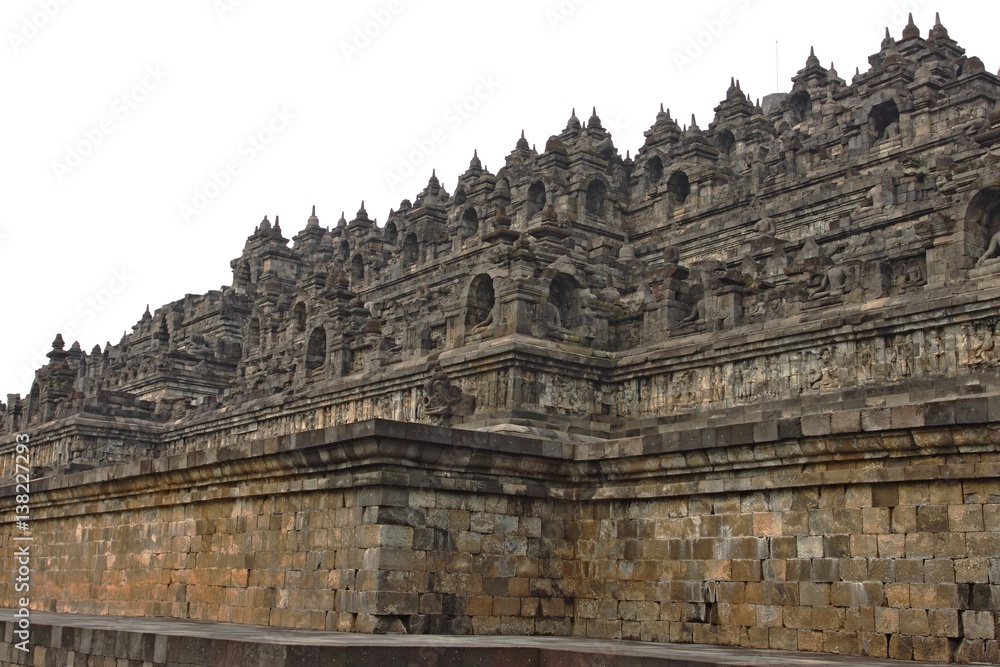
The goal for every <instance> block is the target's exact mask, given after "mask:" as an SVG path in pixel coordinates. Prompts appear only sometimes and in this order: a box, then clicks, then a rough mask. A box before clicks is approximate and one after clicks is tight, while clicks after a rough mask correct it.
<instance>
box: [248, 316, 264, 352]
mask: <svg viewBox="0 0 1000 667" xmlns="http://www.w3.org/2000/svg"><path fill="white" fill-rule="evenodd" d="M260 346H261V340H260V318H257V317H251V318H250V324H249V325H247V342H246V348H247V354H248V355H251V354H256V353H257V352H259V351H260Z"/></svg>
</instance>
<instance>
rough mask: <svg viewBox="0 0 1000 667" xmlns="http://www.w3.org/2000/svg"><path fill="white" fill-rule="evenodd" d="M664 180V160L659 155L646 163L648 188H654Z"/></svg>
mask: <svg viewBox="0 0 1000 667" xmlns="http://www.w3.org/2000/svg"><path fill="white" fill-rule="evenodd" d="M662 179H663V160H661V159H660V156H659V155H657V156H655V157H653V158H651V159H650V160H649V161H648V162H647V163H646V186H647V187H653V186H655V185H657V184H659V182H660V181H661V180H662Z"/></svg>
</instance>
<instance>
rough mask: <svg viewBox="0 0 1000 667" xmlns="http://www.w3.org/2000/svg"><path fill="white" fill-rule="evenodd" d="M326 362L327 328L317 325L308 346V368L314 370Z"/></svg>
mask: <svg viewBox="0 0 1000 667" xmlns="http://www.w3.org/2000/svg"><path fill="white" fill-rule="evenodd" d="M324 363H326V329H324V328H323V327H316V328H315V329H313V331H312V333H311V334H309V344H308V345H307V346H306V370H307V371H314V370H316V369H317V368H319V367H321V366H322V365H323V364H324Z"/></svg>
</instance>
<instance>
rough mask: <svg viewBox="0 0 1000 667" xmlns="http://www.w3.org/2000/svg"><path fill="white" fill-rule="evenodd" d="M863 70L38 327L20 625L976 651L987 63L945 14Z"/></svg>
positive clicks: (979, 639) (996, 290) (578, 151)
mask: <svg viewBox="0 0 1000 667" xmlns="http://www.w3.org/2000/svg"><path fill="white" fill-rule="evenodd" d="M870 63H871V68H870V69H869V70H868V71H867V72H865V73H859V74H858V75H857V76H855V77H854V78H853V79H852V81H851V83H850V84H848V83H847V82H846V81H844V80H843V79H841V78H840V77H839V76H838V75H837V73H836V72H835V71H834V70H833V69H826V68H824V67H822V66H821V65H820V64H819V61H818V59H817V58H816V57H815V56H810V58H809V59H808V60H807V61H806V65H805V67H804V68H803V69H802V70H800V71H799V72H798V73H797V74H796V76H795V77H794V78H793V80H792V83H793V86H792V90H791V92H790V93H789V94H787V95H779V96H777V97H771V98H770V99H769V100H765V105H764V106H765V107H766V112H765V109H764V108H762V107H760V106H758V105H754V104H752V103H751V102H750V101H749V98H748V97H747V96H746V95H745V94H744V92H743V91H742V90H741V88H740V87H739V84H738V83H737V82H735V81H734V82H732V84H731V86H730V88H729V89H728V90H727V92H726V98H725V100H723V101H722V102H721V103H720V105H719V106H718V107H717V108H716V114H715V117H714V119H713V120H712V122H711V123H710V124H709V125H708V127H707V128H706V129H705V130H702V129H701V128H699V127H698V126H697V124H696V123H694V122H693V119H692V123H691V124H690V126H687V127H685V128H681V127H680V126H678V124H677V123H676V122H675V121H674V120H673V119H672V118H671V117H670V115H669V113H668V112H666V111H661V113H660V114H658V115H657V116H656V119H655V123H654V124H653V126H652V127H651V128H650V129H649V131H648V132H647V133H646V141H645V143H644V145H643V146H642V147H641V148H640V149H639V150H638V151H637V153H636V155H635V157H634V158H632V157H631V156H629V157H626V158H625V159H622V157H621V156H620V155H619V154H618V151H617V149H616V148H615V146H614V144H613V142H612V137H611V135H610V134H609V133H608V132H607V131H606V130H605V129H604V128H603V127H602V125H601V121H600V119H599V118H598V117H597V115H596V113H595V114H594V115H593V116H592V117H591V118H590V119H589V120H588V122H587V123H586V124H584V123H582V122H580V120H579V119H578V118H577V117H576V116H575V114H574V115H573V116H572V117H571V118H570V121H569V123H568V124H567V127H566V128H565V129H564V130H563V131H562V132H561V133H559V134H558V135H555V136H553V137H552V138H551V139H550V140H549V141H548V143H547V144H546V146H545V150H544V152H542V153H538V152H537V151H535V150H534V149H532V148H531V147H530V144H529V143H528V142H527V140H526V139H524V138H522V139H521V140H520V141H518V142H517V145H516V147H515V148H514V150H513V151H512V152H511V154H510V155H509V156H508V157H507V159H506V163H505V165H504V166H503V167H502V168H501V169H500V170H498V171H497V172H496V173H495V174H494V173H490V172H489V171H487V170H485V169H484V168H483V167H482V165H481V163H480V162H479V159H478V157H474V158H473V160H472V162H471V163H470V165H469V169H468V170H467V171H466V172H465V173H464V174H463V175H462V176H461V177H460V178H459V181H458V183H457V184H456V185H455V188H454V192H453V193H449V192H447V191H446V190H445V188H444V187H443V186H442V185H441V183H440V182H439V181H438V179H437V178H436V176H432V177H431V178H430V180H429V182H428V185H427V187H426V188H425V189H424V190H423V191H422V192H420V193H419V194H418V196H417V197H416V199H415V200H413V201H412V202H411V201H409V200H404V201H403V202H402V203H401V204H400V206H399V208H398V210H394V211H391V212H390V214H389V216H388V219H387V220H386V221H385V224H384V225H381V226H379V225H377V224H375V222H374V221H373V220H372V219H370V218H369V216H368V213H367V211H366V210H365V208H364V206H363V205H362V206H361V208H360V210H359V211H358V212H357V214H356V215H355V216H354V218H353V219H352V220H351V221H350V222H348V221H347V219H346V217H342V218H341V220H340V221H339V222H338V224H337V225H336V226H335V227H333V228H332V229H325V228H323V227H321V226H320V224H319V218H318V217H317V216H316V215H315V211H313V215H312V216H310V217H309V219H308V221H307V223H306V227H305V229H303V230H302V231H301V232H299V233H298V234H296V235H295V237H294V239H293V241H294V242H293V244H292V245H291V246H289V244H288V240H287V239H285V238H284V236H283V235H282V231H281V226H280V222H279V221H278V219H277V218H276V219H275V220H274V222H273V223H272V222H271V221H270V220H269V219H267V218H265V219H264V220H263V221H262V222H261V223H260V224H259V225H258V226H257V227H256V228H255V230H254V232H253V234H252V235H251V236H250V237H249V238H248V240H247V243H246V245H245V247H244V250H243V252H242V254H241V255H240V257H239V258H237V259H235V260H233V262H232V264H231V267H232V270H233V282H232V285H230V286H227V287H225V288H222V289H221V290H219V291H213V292H209V293H208V294H205V295H201V296H196V295H187V296H186V297H184V298H183V299H181V300H179V301H176V302H174V303H171V304H167V305H166V306H163V307H161V308H159V309H156V310H155V311H154V312H149V311H147V312H146V313H145V314H144V315H143V316H142V318H141V319H140V320H139V322H138V323H137V324H136V326H135V327H134V328H133V331H132V332H131V333H130V334H127V335H126V336H124V337H123V339H122V340H121V341H120V342H119V343H117V344H115V345H111V344H108V345H106V346H103V347H100V346H98V347H97V348H95V349H94V350H93V351H91V352H90V353H87V352H85V351H83V350H82V349H81V348H80V346H79V345H78V344H75V343H74V344H71V345H70V346H69V349H67V345H66V341H64V340H63V338H62V336H57V337H56V338H55V340H54V341H53V344H52V351H51V352H50V353H49V355H48V358H49V363H48V364H47V365H45V366H44V367H43V368H41V369H39V370H38V371H37V372H36V375H35V382H34V383H33V385H32V387H31V389H30V391H29V393H28V395H27V396H26V397H23V398H22V397H21V396H20V395H17V394H9V395H8V400H7V403H6V404H0V433H2V439H0V454H3V456H0V474H3V476H4V479H5V480H14V479H15V474H16V472H17V467H16V466H17V463H18V461H17V459H16V456H15V454H16V451H15V450H16V448H17V446H18V438H19V437H20V439H21V440H23V439H24V438H25V437H27V438H28V443H24V442H22V443H21V444H22V445H27V449H28V450H29V451H30V457H29V463H28V467H29V468H30V470H31V477H32V483H31V493H32V495H31V500H32V507H31V513H32V514H31V523H30V526H31V531H32V534H33V535H34V536H35V539H36V540H38V543H42V544H45V545H46V546H45V555H44V558H45V567H41V566H40V567H39V569H38V570H37V572H36V573H35V574H34V575H33V576H34V578H33V580H32V598H31V604H32V606H33V607H34V608H36V609H55V610H58V611H67V612H76V613H95V614H106V615H148V616H173V617H180V618H191V619H206V620H209V619H210V620H217V621H225V622H232V623H243V624H258V625H271V626H278V627H301V628H315V629H327V630H355V631H362V632H371V633H380V632H404V631H405V632H411V633H429V632H433V633H455V634H462V633H478V634H496V633H502V634H564V635H570V634H572V635H578V636H591V637H603V638H630V639H640V640H644V641H673V642H708V643H718V644H735V645H742V646H749V647H760V648H774V649H783V650H791V649H795V650H808V651H826V652H830V653H839V654H845V655H852V656H853V655H868V656H875V657H885V656H888V657H891V658H903V659H926V660H972V659H991V656H995V655H997V653H998V651H1000V649H998V648H997V646H998V644H997V642H998V641H1000V640H998V639H997V638H996V636H995V634H996V622H997V621H998V620H1000V619H998V618H997V616H996V615H997V613H998V612H997V610H998V609H1000V602H998V600H1000V593H998V591H1000V558H998V554H1000V533H998V532H997V530H998V528H997V527H998V525H1000V427H998V426H997V424H998V423H1000V351H998V349H997V336H998V335H1000V333H998V331H1000V329H998V323H997V316H996V313H997V312H998V309H1000V171H998V162H997V153H996V146H997V143H998V142H1000V116H998V114H997V113H996V111H995V110H996V108H997V102H998V100H1000V79H998V78H997V77H996V76H994V75H992V74H990V73H988V72H986V71H985V70H984V69H983V68H982V66H981V64H980V65H978V66H977V65H976V61H975V60H974V59H972V58H966V56H965V54H964V51H963V50H962V49H961V47H959V46H958V44H957V43H956V42H955V41H953V40H952V39H951V38H950V37H949V36H948V33H947V31H946V30H945V29H944V27H943V26H941V25H940V24H938V25H935V26H934V28H932V29H931V31H930V35H929V37H928V38H927V39H923V38H921V37H920V36H919V31H916V28H915V26H912V25H911V26H908V28H907V31H906V32H905V33H904V35H903V38H902V40H901V41H898V42H897V41H895V40H893V39H892V38H891V37H887V38H886V40H885V41H883V42H882V45H881V47H880V50H879V51H878V53H876V54H874V55H873V56H872V57H871V59H870ZM22 465H23V464H22ZM20 494H21V492H19V491H17V489H16V487H15V486H12V485H9V486H6V487H2V488H0V509H2V510H3V513H2V516H3V517H4V518H3V519H0V521H3V522H5V523H2V524H0V531H3V534H4V535H5V538H4V539H7V540H9V539H10V537H12V536H13V535H16V534H17V531H18V530H19V529H18V527H17V526H16V525H15V524H13V523H10V522H11V521H12V517H14V516H15V514H16V512H15V507H16V505H18V504H22V503H21V502H20V501H18V500H17V497H18V496H19V495H20ZM12 557H13V556H12V555H11V553H10V552H9V551H8V552H7V553H4V554H3V555H0V561H3V562H4V567H6V568H7V571H13V570H14V569H16V568H14V567H8V566H9V565H11V563H12V561H11V559H12ZM40 558H41V556H40ZM0 591H2V592H3V593H4V594H5V595H7V596H8V597H7V599H13V598H14V591H12V589H11V583H10V582H8V581H5V582H2V583H0ZM93 641H94V642H97V643H98V644H100V643H101V642H104V641H105V640H104V639H101V638H100V637H98V636H97V635H95V637H94V640H93ZM98 648H101V646H99V647H98ZM112 648H114V647H112ZM165 649H166V650H168V653H169V652H171V651H173V652H174V653H176V655H174V653H171V655H172V656H173V658H171V659H176V660H182V659H186V658H185V656H189V657H190V656H194V655H195V653H198V652H199V651H202V652H203V650H207V649H205V646H202V645H201V644H198V643H197V642H192V643H190V644H185V643H184V642H181V641H178V642H177V643H171V645H170V646H169V647H165ZM101 650H104V649H103V648H102V649H101ZM108 650H111V653H107V655H109V656H111V655H115V656H116V657H117V658H121V659H128V660H133V659H135V660H138V659H139V658H132V657H131V655H130V651H131V650H132V649H131V647H121V650H122V651H124V653H125V655H121V656H117V655H116V653H115V651H114V650H112V649H111V648H109V649H108ZM136 650H138V648H137V649H136ZM133 652H134V651H133ZM182 654H183V655H182ZM289 655H290V654H289ZM977 656H978V658H977ZM286 657H287V656H284V655H282V656H279V657H276V658H275V659H276V660H285V659H286ZM143 659H145V658H143ZM192 659H194V658H192ZM197 659H199V660H200V659H201V658H197ZM289 659H291V658H289ZM296 659H297V658H296ZM261 660H263V658H261ZM274 664H278V663H274Z"/></svg>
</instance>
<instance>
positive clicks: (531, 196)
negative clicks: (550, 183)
mask: <svg viewBox="0 0 1000 667" xmlns="http://www.w3.org/2000/svg"><path fill="white" fill-rule="evenodd" d="M543 208H545V184H544V183H542V182H541V181H535V182H534V183H532V184H531V186H530V187H529V188H528V200H527V202H526V203H525V210H526V212H527V216H528V220H531V219H532V218H533V217H535V215H536V214H538V213H541V212H542V209H543Z"/></svg>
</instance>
